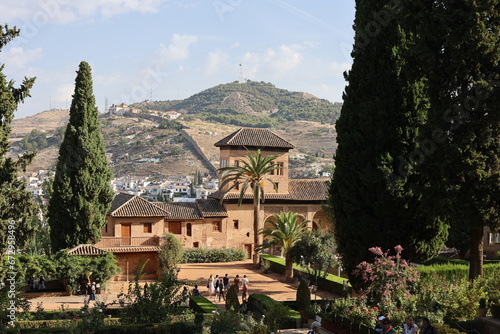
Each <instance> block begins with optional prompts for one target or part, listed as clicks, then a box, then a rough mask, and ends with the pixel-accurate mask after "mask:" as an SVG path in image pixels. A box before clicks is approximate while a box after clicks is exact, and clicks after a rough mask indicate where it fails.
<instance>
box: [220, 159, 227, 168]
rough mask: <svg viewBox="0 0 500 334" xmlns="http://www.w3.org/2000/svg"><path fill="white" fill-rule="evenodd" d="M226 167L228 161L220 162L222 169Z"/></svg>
mask: <svg viewBox="0 0 500 334" xmlns="http://www.w3.org/2000/svg"><path fill="white" fill-rule="evenodd" d="M224 167H227V160H225V159H222V160H221V161H220V168H224Z"/></svg>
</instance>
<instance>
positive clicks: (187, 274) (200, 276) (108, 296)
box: [30, 260, 336, 333]
mask: <svg viewBox="0 0 500 334" xmlns="http://www.w3.org/2000/svg"><path fill="white" fill-rule="evenodd" d="M180 269H181V270H180V272H179V275H178V278H179V279H180V280H183V281H185V282H189V283H195V282H199V289H200V291H201V292H202V295H205V296H207V295H208V294H207V279H208V277H209V276H210V275H214V277H215V275H219V276H224V275H225V274H228V276H229V277H230V278H231V281H232V279H233V278H234V276H236V275H240V278H242V277H243V275H247V278H248V280H249V281H250V284H249V291H248V292H249V294H252V293H260V294H265V295H268V296H270V297H272V298H274V299H276V300H279V301H285V300H295V298H296V291H297V284H296V283H295V284H293V283H292V284H290V283H285V282H283V276H282V275H280V274H275V273H263V272H262V270H261V269H255V268H254V266H253V264H252V262H251V260H245V261H238V262H229V263H186V264H181V265H180ZM127 288H128V282H109V283H108V286H107V289H106V291H104V292H103V293H102V294H99V295H96V297H97V300H100V301H104V302H105V303H111V302H113V301H117V299H118V298H117V294H119V293H120V292H121V291H126V290H127ZM190 288H191V287H190ZM312 296H313V297H312V299H314V294H313V295H312ZM334 297H336V296H335V295H334V294H332V293H330V292H327V291H322V290H318V292H317V297H316V298H317V299H324V298H327V299H331V298H334ZM85 298H87V299H88V297H85V296H50V295H49V296H41V297H37V298H33V299H31V300H30V301H31V303H32V304H31V309H32V310H36V308H37V305H38V304H39V303H41V304H40V305H41V307H43V309H45V310H46V311H49V310H60V309H62V308H64V309H65V310H75V309H80V308H82V307H83V306H84V300H85ZM240 298H241V294H240ZM211 300H212V301H214V300H213V299H211ZM215 302H216V304H217V305H218V306H219V307H220V308H221V309H223V305H224V301H223V300H221V302H220V303H219V302H218V300H217V301H215ZM91 305H92V304H91ZM305 332H306V333H307V331H305Z"/></svg>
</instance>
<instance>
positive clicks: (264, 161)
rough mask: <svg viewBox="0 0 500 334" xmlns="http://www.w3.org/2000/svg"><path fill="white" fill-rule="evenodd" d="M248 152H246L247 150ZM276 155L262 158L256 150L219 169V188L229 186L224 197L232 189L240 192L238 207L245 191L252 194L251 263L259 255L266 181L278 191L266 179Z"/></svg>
mask: <svg viewBox="0 0 500 334" xmlns="http://www.w3.org/2000/svg"><path fill="white" fill-rule="evenodd" d="M247 151H248V150H247ZM277 157H278V156H277V155H266V156H263V155H262V152H261V151H260V150H257V152H256V153H255V154H250V153H248V154H247V155H246V159H244V160H241V161H240V164H239V165H236V166H228V167H223V168H219V172H221V173H222V174H221V183H220V186H219V188H220V189H224V187H225V186H227V185H229V188H228V189H227V190H226V192H225V193H224V196H223V197H222V199H224V197H225V196H226V195H227V194H228V193H229V191H231V190H232V189H235V188H236V189H239V190H240V197H239V199H238V206H240V205H241V203H242V202H243V198H244V197H245V194H246V192H247V190H248V189H249V188H250V189H251V190H252V194H253V231H254V233H253V235H254V254H253V263H254V264H258V263H259V253H258V250H257V249H255V247H256V246H257V245H260V244H261V241H260V240H261V238H260V235H259V233H258V232H259V229H260V204H261V202H262V203H264V201H265V198H266V196H265V195H266V194H265V191H264V185H265V182H266V181H269V182H270V183H271V184H272V185H273V188H274V190H275V191H276V192H277V191H278V185H277V184H276V182H274V181H273V180H272V179H270V178H268V177H267V175H269V174H270V173H271V172H272V171H273V170H275V169H276V168H277V166H276V165H275V164H273V161H274V160H275V159H276V158H277Z"/></svg>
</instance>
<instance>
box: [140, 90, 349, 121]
mask: <svg viewBox="0 0 500 334" xmlns="http://www.w3.org/2000/svg"><path fill="white" fill-rule="evenodd" d="M235 99H237V100H235ZM142 105H143V103H140V104H135V105H133V106H135V107H142ZM147 107H148V108H154V110H163V111H169V110H186V111H188V113H189V114H196V115H197V116H198V115H199V116H201V118H204V119H209V118H210V119H211V120H213V121H217V122H224V123H226V124H228V123H229V124H235V125H240V126H252V127H269V125H271V124H273V125H274V124H277V122H280V121H281V120H287V121H292V120H307V121H317V122H325V123H330V124H333V123H334V122H335V120H336V119H337V118H338V115H339V111H340V107H341V104H340V103H331V102H329V101H327V100H324V99H318V98H315V97H311V98H308V97H306V96H305V95H304V93H299V92H290V91H287V90H285V89H279V88H276V87H275V86H274V85H272V84H270V83H264V82H256V81H250V80H249V81H247V82H245V83H239V82H236V81H235V82H231V83H227V84H222V85H218V86H215V87H212V88H209V89H206V90H204V91H202V92H200V93H198V94H195V95H193V96H191V97H189V98H187V99H185V100H183V101H149V102H147ZM250 112H253V113H256V114H257V115H255V114H253V115H252V114H250ZM268 115H270V116H268Z"/></svg>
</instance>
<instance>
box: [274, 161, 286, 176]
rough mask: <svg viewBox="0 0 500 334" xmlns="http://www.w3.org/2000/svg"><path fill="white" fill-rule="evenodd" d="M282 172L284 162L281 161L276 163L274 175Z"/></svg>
mask: <svg viewBox="0 0 500 334" xmlns="http://www.w3.org/2000/svg"><path fill="white" fill-rule="evenodd" d="M283 174H284V164H283V163H282V162H278V163H276V175H283Z"/></svg>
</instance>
